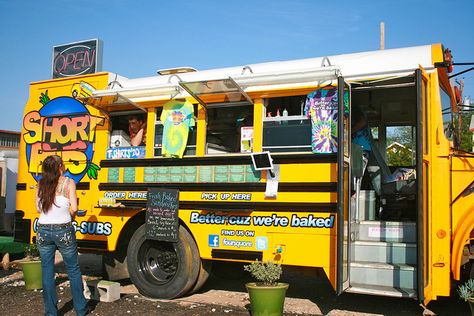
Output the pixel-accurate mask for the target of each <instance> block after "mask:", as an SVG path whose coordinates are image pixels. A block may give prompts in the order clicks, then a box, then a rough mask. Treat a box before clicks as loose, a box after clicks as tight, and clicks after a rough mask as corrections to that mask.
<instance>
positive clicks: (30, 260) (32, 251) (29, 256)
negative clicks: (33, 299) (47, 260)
mask: <svg viewBox="0 0 474 316" xmlns="http://www.w3.org/2000/svg"><path fill="white" fill-rule="evenodd" d="M25 255H26V257H25V259H24V260H22V261H21V268H22V269H23V279H24V280H25V287H26V289H28V290H37V289H41V288H42V287H43V286H42V283H41V276H42V275H41V274H42V273H41V259H40V254H39V250H38V247H37V246H36V244H28V245H26V246H25Z"/></svg>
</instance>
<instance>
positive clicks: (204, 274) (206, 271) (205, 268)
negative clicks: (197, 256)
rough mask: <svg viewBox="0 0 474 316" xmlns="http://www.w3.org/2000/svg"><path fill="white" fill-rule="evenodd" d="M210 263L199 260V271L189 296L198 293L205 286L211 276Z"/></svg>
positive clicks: (209, 261)
mask: <svg viewBox="0 0 474 316" xmlns="http://www.w3.org/2000/svg"><path fill="white" fill-rule="evenodd" d="M211 269H212V261H211V260H201V269H200V270H199V277H198V279H197V281H196V284H194V286H193V287H192V289H191V290H190V291H189V294H194V293H196V292H197V291H199V290H200V289H201V288H202V286H203V285H204V284H206V281H207V279H209V275H210V274H211Z"/></svg>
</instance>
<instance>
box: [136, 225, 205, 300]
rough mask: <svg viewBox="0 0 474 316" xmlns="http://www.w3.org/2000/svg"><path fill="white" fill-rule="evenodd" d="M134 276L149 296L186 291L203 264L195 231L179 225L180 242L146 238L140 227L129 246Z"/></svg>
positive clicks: (138, 284) (168, 295) (194, 280)
mask: <svg viewBox="0 0 474 316" xmlns="http://www.w3.org/2000/svg"><path fill="white" fill-rule="evenodd" d="M127 264H128V272H129V274H130V279H131V281H132V282H133V284H135V286H136V287H137V289H138V291H139V292H140V293H141V294H142V295H144V296H147V297H151V298H164V299H172V298H176V297H179V296H182V295H184V294H186V293H187V292H188V291H189V290H190V289H191V287H192V286H193V285H194V284H195V283H196V281H197V279H198V275H199V270H200V266H201V260H200V257H199V252H198V250H197V246H196V244H195V242H194V239H193V238H192V236H191V234H190V233H189V232H188V231H187V230H186V228H184V227H183V226H180V227H179V233H178V242H176V243H172V242H165V241H157V240H150V239H146V236H145V224H143V225H142V226H140V228H138V229H137V230H136V231H135V233H134V234H133V236H132V238H131V239H130V243H129V245H128V249H127Z"/></svg>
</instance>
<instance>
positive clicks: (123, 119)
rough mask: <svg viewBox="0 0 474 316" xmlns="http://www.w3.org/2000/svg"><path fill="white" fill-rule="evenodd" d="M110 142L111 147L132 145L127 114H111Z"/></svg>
mask: <svg viewBox="0 0 474 316" xmlns="http://www.w3.org/2000/svg"><path fill="white" fill-rule="evenodd" d="M110 123H111V124H110V126H111V132H110V142H109V147H111V148H115V147H128V146H131V145H130V135H129V134H128V118H127V115H114V114H113V113H111V116H110Z"/></svg>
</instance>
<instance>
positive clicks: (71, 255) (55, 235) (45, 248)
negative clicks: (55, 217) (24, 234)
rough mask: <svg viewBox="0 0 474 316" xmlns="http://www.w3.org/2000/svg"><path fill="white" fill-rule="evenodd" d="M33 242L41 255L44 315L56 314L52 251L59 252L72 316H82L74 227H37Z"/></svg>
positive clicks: (84, 302) (79, 272) (82, 288)
mask: <svg viewBox="0 0 474 316" xmlns="http://www.w3.org/2000/svg"><path fill="white" fill-rule="evenodd" d="M36 243H37V245H38V249H39V252H40V255H41V268H42V270H43V271H42V274H43V279H42V282H43V302H44V311H45V315H57V314H58V309H57V303H58V296H57V293H56V282H55V277H54V255H55V252H56V249H59V252H60V253H61V255H62V257H63V261H64V264H65V266H66V271H67V274H68V277H69V281H70V283H71V293H72V300H73V304H74V310H75V311H76V315H79V316H82V315H85V314H86V311H87V301H86V299H85V297H84V287H83V284H82V276H81V270H80V268H79V258H78V255H77V243H76V232H75V230H74V226H72V225H62V226H59V225H38V232H37V236H36Z"/></svg>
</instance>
